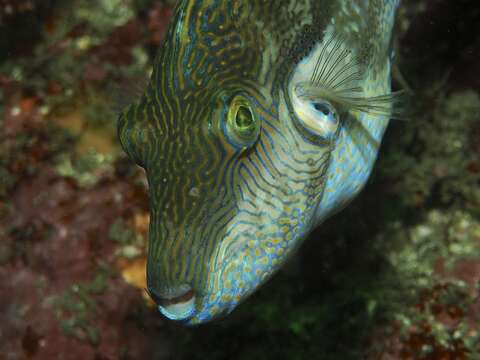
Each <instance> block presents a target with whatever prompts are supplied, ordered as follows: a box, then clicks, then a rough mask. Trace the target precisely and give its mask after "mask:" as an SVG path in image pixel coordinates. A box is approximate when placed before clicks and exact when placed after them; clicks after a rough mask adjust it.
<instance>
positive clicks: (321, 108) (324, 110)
mask: <svg viewBox="0 0 480 360" xmlns="http://www.w3.org/2000/svg"><path fill="white" fill-rule="evenodd" d="M313 107H314V108H315V110H317V111H320V112H321V113H322V114H323V115H325V116H328V115H330V109H329V108H328V106H327V105H325V104H322V103H314V104H313Z"/></svg>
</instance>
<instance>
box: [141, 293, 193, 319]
mask: <svg viewBox="0 0 480 360" xmlns="http://www.w3.org/2000/svg"><path fill="white" fill-rule="evenodd" d="M149 293H150V295H151V297H152V299H153V300H154V301H155V303H156V304H157V307H158V310H159V311H160V313H161V314H162V315H163V316H165V317H166V318H167V319H169V320H176V321H185V320H188V319H190V318H191V317H193V315H194V314H195V310H196V309H195V302H196V296H195V292H194V290H193V288H192V287H191V286H190V285H188V284H182V285H180V286H178V287H176V288H174V289H169V291H168V293H167V294H163V295H159V294H158V293H157V292H156V291H155V290H154V289H149Z"/></svg>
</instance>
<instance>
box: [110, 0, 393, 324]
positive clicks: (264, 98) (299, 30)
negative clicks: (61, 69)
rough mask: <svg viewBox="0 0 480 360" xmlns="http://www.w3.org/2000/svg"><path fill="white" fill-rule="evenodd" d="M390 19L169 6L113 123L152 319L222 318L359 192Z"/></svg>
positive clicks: (334, 9) (333, 1)
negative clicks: (131, 181)
mask: <svg viewBox="0 0 480 360" xmlns="http://www.w3.org/2000/svg"><path fill="white" fill-rule="evenodd" d="M398 3H399V0H359V1H354V0H181V1H179V2H178V3H177V5H176V8H175V11H174V15H173V18H172V21H171V23H170V26H169V29H168V31H167V34H166V37H165V40H164V43H163V45H162V46H161V48H160V50H159V52H158V55H157V57H156V59H155V63H154V67H153V71H152V75H151V79H150V82H149V84H148V85H147V89H146V90H145V93H144V94H143V95H142V96H141V98H140V99H138V101H136V102H135V103H134V104H132V105H130V106H129V107H128V108H126V109H125V110H124V111H123V112H122V114H121V115H120V117H119V122H118V135H119V139H120V142H121V145H122V147H123V149H124V150H125V151H126V153H127V154H128V155H129V157H130V158H131V159H133V160H134V161H135V162H136V163H137V164H138V165H140V166H142V167H143V168H144V169H145V170H146V174H147V179H148V184H149V199H150V211H151V215H150V228H149V245H148V260H147V287H148V289H147V290H148V292H149V294H150V295H151V297H152V298H153V300H154V301H155V303H156V304H157V305H158V309H159V310H160V312H161V313H162V314H163V315H164V316H165V317H167V318H169V319H171V320H175V321H178V322H181V323H183V324H187V325H193V324H200V323H205V322H208V321H210V320H212V319H215V318H217V317H220V316H225V315H226V314H228V313H230V312H231V311H232V310H233V309H235V307H236V306H237V305H238V304H239V303H241V302H242V301H243V300H245V299H246V298H247V297H248V296H249V295H251V294H252V293H253V292H254V291H255V290H256V289H258V288H259V287H260V286H261V285H262V284H264V283H265V282H266V281H267V280H268V279H269V278H271V277H272V276H273V275H274V274H275V273H276V272H277V270H278V269H280V268H281V266H282V264H284V263H285V261H286V260H287V259H288V258H289V256H290V255H291V254H292V253H293V252H294V251H295V249H297V248H298V246H299V245H300V243H301V242H302V240H303V239H305V237H306V236H307V235H308V234H309V233H310V232H311V231H312V230H313V229H314V228H315V227H316V226H318V225H319V224H321V223H322V222H323V221H324V220H325V219H326V218H328V217H329V216H331V215H332V214H334V213H336V212H337V211H339V210H340V209H342V208H343V207H344V206H345V205H346V204H347V203H348V202H350V201H351V200H352V198H354V197H355V196H356V195H357V194H358V193H359V191H360V190H361V189H362V187H363V186H364V185H365V183H366V181H367V179H368V177H369V175H370V173H371V170H372V167H373V165H374V162H375V159H376V157H377V153H378V150H379V147H380V143H381V139H382V136H383V134H384V131H385V129H386V127H387V125H388V123H389V120H390V119H391V118H394V117H395V116H396V111H395V107H394V106H393V104H394V103H395V99H396V98H397V95H396V93H392V91H391V84H390V83H391V81H390V77H391V64H392V51H391V47H392V46H391V35H392V28H393V23H394V17H395V11H396V8H397V6H398Z"/></svg>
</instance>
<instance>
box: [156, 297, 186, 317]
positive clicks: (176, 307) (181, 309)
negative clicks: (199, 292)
mask: <svg viewBox="0 0 480 360" xmlns="http://www.w3.org/2000/svg"><path fill="white" fill-rule="evenodd" d="M158 310H159V311H160V312H161V313H162V315H163V316H165V317H166V318H168V319H170V320H185V319H188V318H190V317H191V316H192V315H193V314H194V312H195V296H193V297H192V298H190V299H189V300H187V301H185V302H181V303H175V304H169V305H165V306H162V305H158Z"/></svg>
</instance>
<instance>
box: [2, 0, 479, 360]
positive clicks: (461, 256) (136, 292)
mask: <svg viewBox="0 0 480 360" xmlns="http://www.w3.org/2000/svg"><path fill="white" fill-rule="evenodd" d="M172 5H173V2H172V1H170V2H168V1H154V0H98V1H83V0H71V1H59V0H49V1H45V0H0V129H1V130H0V358H1V359H9V360H16V359H48V360H50V359H57V358H58V359H95V360H107V359H110V360H114V359H144V358H149V359H158V360H160V359H257V358H258V359H341V360H344V359H429V360H449V359H452V360H453V359H480V326H479V324H480V61H479V59H480V5H479V4H478V1H475V0H458V1H448V0H422V1H419V0H405V1H404V2H403V3H402V6H401V8H400V11H399V17H398V23H397V30H396V34H397V36H396V40H395V49H396V64H397V65H396V67H395V72H394V75H395V76H394V86H395V87H396V88H406V89H409V90H410V91H411V92H412V94H413V96H412V102H411V104H410V105H409V113H410V114H411V115H410V116H409V118H408V120H407V121H394V122H392V124H391V126H390V128H389V130H388V131H387V135H386V138H385V140H384V143H383V145H382V150H381V153H380V158H379V161H378V163H377V165H376V167H375V172H374V174H373V175H372V177H371V180H370V181H369V184H368V185H367V187H366V189H365V190H364V191H363V193H362V194H361V195H360V197H359V198H358V199H356V200H355V201H354V202H353V203H352V204H351V205H350V206H349V207H348V208H347V209H345V210H344V211H342V212H341V213H339V214H338V215H336V216H335V217H334V218H332V219H330V220H328V221H327V222H326V223H325V224H323V225H322V226H321V227H320V228H319V229H318V230H316V231H315V232H314V233H313V234H312V235H311V236H310V239H308V240H307V241H306V243H305V244H304V246H303V247H302V249H301V250H300V252H299V255H298V257H297V258H295V259H294V260H293V261H292V263H291V264H289V266H288V267H287V269H286V270H285V271H282V272H281V273H279V274H278V275H277V276H276V277H275V278H274V279H273V280H272V281H271V282H269V283H268V284H267V285H266V286H264V287H263V288H262V289H261V290H260V291H259V292H258V293H256V294H255V295H253V296H252V297H251V298H250V299H249V300H248V301H247V302H245V303H244V304H243V305H241V306H240V307H239V309H238V310H236V311H235V312H234V313H233V314H232V315H231V316H230V317H228V318H227V319H225V320H222V321H220V322H216V323H212V324H209V325H206V326H201V327H198V328H183V327H179V326H177V325H175V324H172V323H170V322H168V321H167V320H164V319H163V318H162V317H161V316H160V315H159V314H158V313H157V311H156V310H155V308H153V306H152V303H151V302H150V301H149V300H148V297H147V296H146V295H145V293H144V290H143V288H144V271H145V270H144V267H145V251H146V246H145V245H146V233H147V228H148V201H147V195H146V182H145V178H144V174H143V172H142V171H141V170H140V169H139V168H137V167H136V166H134V165H133V164H132V163H131V162H130V161H129V160H128V159H126V157H125V155H124V154H123V153H122V151H121V150H120V148H119V145H118V142H117V140H116V138H115V121H116V113H117V111H118V109H119V108H121V107H122V104H124V103H127V102H128V99H129V98H131V97H132V96H135V94H136V93H137V92H138V91H139V89H140V90H141V89H142V86H143V84H144V83H145V81H146V79H147V78H148V74H149V72H150V71H151V64H152V61H153V57H154V55H155V52H156V50H157V48H158V45H159V44H160V42H161V41H162V38H163V36H164V33H165V30H166V27H167V25H168V20H169V17H170V15H171V12H172Z"/></svg>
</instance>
